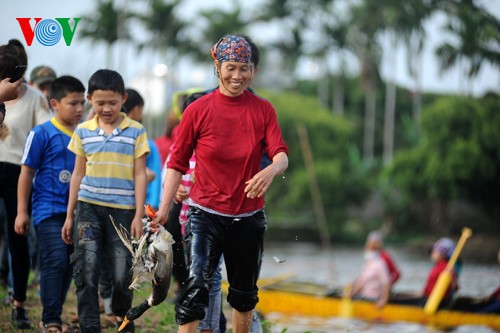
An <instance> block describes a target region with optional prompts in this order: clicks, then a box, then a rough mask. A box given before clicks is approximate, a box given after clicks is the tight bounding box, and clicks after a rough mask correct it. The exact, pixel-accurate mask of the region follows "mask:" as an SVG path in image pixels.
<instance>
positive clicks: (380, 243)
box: [366, 231, 401, 287]
mask: <svg viewBox="0 0 500 333" xmlns="http://www.w3.org/2000/svg"><path fill="white" fill-rule="evenodd" d="M366 244H367V246H368V247H370V248H372V249H373V250H374V251H377V252H378V253H379V256H380V258H381V259H382V260H383V261H384V262H385V264H386V266H387V269H388V270H389V276H390V279H391V287H392V286H394V284H395V283H396V282H397V281H398V280H399V278H400V277H401V273H400V272H399V269H398V267H397V266H396V264H395V263H394V260H393V259H392V257H391V255H390V254H389V253H388V252H387V251H386V250H385V249H384V235H383V234H382V232H380V231H372V232H370V233H369V234H368V237H367V239H366Z"/></svg>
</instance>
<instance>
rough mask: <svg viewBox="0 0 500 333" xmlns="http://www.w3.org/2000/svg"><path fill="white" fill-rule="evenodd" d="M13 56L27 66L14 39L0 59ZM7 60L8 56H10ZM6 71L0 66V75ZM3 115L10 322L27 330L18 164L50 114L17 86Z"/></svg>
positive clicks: (40, 99)
mask: <svg viewBox="0 0 500 333" xmlns="http://www.w3.org/2000/svg"><path fill="white" fill-rule="evenodd" d="M7 55H12V56H14V57H15V58H16V59H17V61H18V62H17V64H15V65H24V66H27V64H28V56H27V54H26V50H25V49H24V47H23V44H22V43H21V42H20V41H19V40H17V39H11V40H9V42H8V43H7V44H5V45H2V46H0V59H3V58H2V57H6V56H7ZM9 57H10V56H9ZM3 70H8V71H9V73H12V71H13V68H12V69H6V68H5V66H4V64H1V63H0V71H3ZM5 73H6V72H3V73H0V78H1V79H2V80H3V79H5V78H6V75H5ZM4 104H5V108H6V114H5V119H4V122H3V123H2V128H1V130H0V199H3V200H4V203H5V208H6V211H7V224H8V225H7V234H8V242H9V251H10V255H11V258H12V260H11V268H12V274H13V289H14V293H13V295H12V299H13V301H12V305H13V309H12V313H11V318H12V322H13V324H14V326H15V327H17V328H18V329H27V328H30V327H31V321H30V319H29V317H28V314H27V311H26V309H25V308H24V302H25V301H26V298H27V288H28V278H29V272H30V254H29V247H28V239H27V237H26V236H24V235H19V234H17V233H16V232H15V230H14V224H15V219H16V215H17V197H18V196H17V194H18V193H17V181H18V178H19V174H20V172H21V160H22V155H23V150H24V144H25V142H26V138H27V136H28V133H29V131H31V129H32V128H33V127H35V126H37V125H40V124H43V123H45V122H46V121H49V120H50V119H51V118H52V112H51V111H50V109H49V106H48V104H47V99H46V98H45V96H43V95H42V94H41V93H40V92H39V91H38V90H36V89H34V88H32V87H31V86H29V85H27V84H25V83H23V84H21V85H20V86H19V95H18V97H17V98H16V99H14V100H10V101H6V102H4Z"/></svg>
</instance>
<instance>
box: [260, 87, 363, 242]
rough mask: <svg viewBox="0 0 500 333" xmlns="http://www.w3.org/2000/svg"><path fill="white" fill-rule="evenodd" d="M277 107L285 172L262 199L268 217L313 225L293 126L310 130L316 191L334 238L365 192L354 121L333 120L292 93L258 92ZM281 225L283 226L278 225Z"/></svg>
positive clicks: (312, 101)
mask: <svg viewBox="0 0 500 333" xmlns="http://www.w3.org/2000/svg"><path fill="white" fill-rule="evenodd" d="M259 95H262V96H263V97H265V98H266V99H269V100H270V101H271V103H273V105H274V107H275V108H276V112H277V114H278V118H279V122H280V126H281V129H282V131H283V137H284V139H285V141H286V142H287V144H288V147H289V150H290V151H289V162H290V163H289V168H288V170H287V172H286V173H285V175H284V178H279V177H277V178H276V179H275V180H274V183H273V185H272V186H271V188H270V189H269V191H268V193H267V195H266V201H267V202H268V204H267V206H268V213H269V214H270V217H271V218H273V219H276V220H280V221H283V222H284V223H286V225H288V226H293V225H300V226H302V227H304V226H305V227H310V226H311V225H312V226H313V227H315V226H316V224H315V222H312V221H314V213H313V202H312V198H311V193H310V190H309V185H308V177H307V173H306V170H305V165H304V159H303V154H302V151H301V148H300V146H301V145H300V142H299V141H298V140H299V136H298V133H297V125H298V124H304V125H305V126H306V128H307V129H308V132H309V142H310V148H311V151H312V155H313V159H314V163H315V170H316V173H317V175H316V176H317V178H318V182H319V187H320V192H321V196H322V199H323V203H324V205H325V210H326V215H327V222H328V224H329V227H330V233H332V234H335V235H337V236H338V235H339V232H340V231H341V230H342V227H343V221H345V217H346V214H347V212H346V207H348V206H349V205H356V204H359V203H360V202H362V201H363V200H364V199H365V198H366V196H367V195H368V193H369V187H368V182H367V173H366V172H365V170H364V169H362V168H361V165H360V164H359V163H357V161H359V160H357V159H356V154H354V155H353V152H354V151H355V150H356V149H355V147H354V145H353V137H354V129H355V126H354V123H353V122H351V121H349V120H347V119H345V118H340V117H333V116H332V114H331V113H330V112H329V111H328V110H327V109H326V108H324V107H322V106H321V105H319V104H318V101H317V100H316V99H315V98H314V97H312V96H311V97H306V96H304V95H299V94H296V93H280V94H278V93H271V92H268V91H264V92H260V91H259ZM283 222H282V223H283Z"/></svg>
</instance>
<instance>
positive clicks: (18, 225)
mask: <svg viewBox="0 0 500 333" xmlns="http://www.w3.org/2000/svg"><path fill="white" fill-rule="evenodd" d="M34 177H35V169H33V168H30V167H28V166H26V165H22V166H21V174H20V175H19V180H18V182H17V216H16V222H15V224H14V230H15V231H16V233H18V234H19V235H22V236H27V235H28V232H29V230H30V215H29V213H28V207H29V202H30V199H31V190H32V188H33V178H34Z"/></svg>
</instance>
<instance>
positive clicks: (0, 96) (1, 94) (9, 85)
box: [0, 55, 23, 125]
mask: <svg viewBox="0 0 500 333" xmlns="http://www.w3.org/2000/svg"><path fill="white" fill-rule="evenodd" d="M3 57H4V59H0V64H4V65H3V66H4V68H3V69H4V70H2V69H0V72H1V73H2V74H3V75H6V76H7V77H5V78H2V79H1V80H0V125H1V124H2V123H3V120H4V119H5V104H4V102H7V101H10V100H13V99H16V98H17V96H19V87H20V86H21V84H22V83H23V79H22V78H20V79H19V80H17V81H16V82H10V77H9V74H8V73H7V72H6V71H5V69H8V68H12V67H15V66H16V65H14V63H16V62H17V60H16V58H15V57H14V56H8V55H4V56H3ZM9 57H10V58H11V59H10V60H9V59H8V58H9ZM9 61H11V64H10V65H8V64H6V63H8V62H9Z"/></svg>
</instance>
